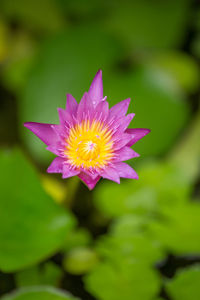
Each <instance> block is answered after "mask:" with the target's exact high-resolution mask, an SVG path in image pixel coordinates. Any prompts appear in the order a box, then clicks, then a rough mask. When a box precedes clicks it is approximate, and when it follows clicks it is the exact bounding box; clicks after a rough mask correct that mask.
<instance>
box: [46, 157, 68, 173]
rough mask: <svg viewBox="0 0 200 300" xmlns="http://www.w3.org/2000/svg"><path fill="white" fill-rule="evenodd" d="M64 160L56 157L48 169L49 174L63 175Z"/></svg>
mask: <svg viewBox="0 0 200 300" xmlns="http://www.w3.org/2000/svg"><path fill="white" fill-rule="evenodd" d="M63 163H64V159H63V158H61V157H56V158H55V159H54V160H53V161H52V163H51V164H50V166H49V167H48V169H47V173H62V172H63Z"/></svg>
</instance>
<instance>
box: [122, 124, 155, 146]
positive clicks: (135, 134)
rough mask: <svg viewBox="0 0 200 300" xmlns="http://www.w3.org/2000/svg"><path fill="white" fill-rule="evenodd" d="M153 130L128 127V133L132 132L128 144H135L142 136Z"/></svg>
mask: <svg viewBox="0 0 200 300" xmlns="http://www.w3.org/2000/svg"><path fill="white" fill-rule="evenodd" d="M149 132H151V130H149V129H146V128H128V129H126V133H128V134H130V135H131V136H132V137H131V140H130V142H129V143H128V144H127V146H129V147H131V146H132V145H133V144H135V143H136V142H137V141H139V140H140V139H141V138H143V137H144V136H145V135H147V134H148V133H149Z"/></svg>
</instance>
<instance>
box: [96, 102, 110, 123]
mask: <svg viewBox="0 0 200 300" xmlns="http://www.w3.org/2000/svg"><path fill="white" fill-rule="evenodd" d="M108 113H109V105H108V102H107V101H101V102H100V103H99V104H98V105H97V106H96V108H95V116H97V118H98V117H101V120H102V121H103V120H106V118H107V116H108Z"/></svg>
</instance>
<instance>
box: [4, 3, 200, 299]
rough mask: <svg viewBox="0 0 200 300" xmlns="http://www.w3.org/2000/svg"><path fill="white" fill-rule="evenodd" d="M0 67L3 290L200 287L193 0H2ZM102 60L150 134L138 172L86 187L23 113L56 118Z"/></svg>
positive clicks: (10, 295) (110, 81) (199, 88)
mask: <svg viewBox="0 0 200 300" xmlns="http://www.w3.org/2000/svg"><path fill="white" fill-rule="evenodd" d="M0 67H1V69H0V146H1V149H0V167H1V169H0V170H1V173H0V192H1V194H0V299H1V300H35V299H37V300H40V299H41V300H62V299H63V300H64V299H68V300H73V299H74V300H75V299H82V300H94V299H96V300H122V299H123V300H164V299H166V300H199V299H200V284H199V282H200V168H199V167H200V105H199V103H200V84H199V83H200V5H199V1H198V0H197V1H192V0H138V1H136V0H133V1H128V0H124V1H114V0H107V1H105V0H97V1H94V0H93V1H92V0H85V1H82V0H43V1H39V0H1V1H0ZM98 69H102V70H103V81H104V95H107V96H108V102H109V103H110V106H112V105H114V104H116V103H117V102H119V101H121V100H123V99H125V98H127V97H131V99H132V101H131V104H130V108H129V112H135V113H136V117H135V118H134V120H133V122H132V124H131V125H132V126H131V127H146V128H150V129H151V134H149V135H148V136H147V137H145V138H144V139H143V140H141V141H140V142H138V143H137V144H136V145H135V146H134V149H135V150H136V151H137V152H139V153H140V154H141V156H140V158H137V159H134V160H131V161H130V162H129V163H130V164H131V165H132V166H133V167H134V168H135V170H136V171H137V172H138V174H139V177H140V179H139V181H133V180H122V181H121V184H120V185H117V184H116V183H113V182H110V181H107V180H104V181H103V180H101V181H100V182H99V184H98V185H97V187H96V188H95V190H94V191H92V192H89V191H88V190H87V188H86V187H85V186H84V185H83V184H82V183H80V182H79V181H78V180H77V179H76V178H72V179H67V180H61V176H60V175H58V176H57V175H56V174H55V175H54V174H51V175H48V174H46V168H47V166H48V165H49V163H50V162H51V160H52V158H53V157H54V156H53V154H51V153H50V152H48V151H46V150H45V146H44V144H43V143H42V142H41V141H40V140H39V139H37V138H36V137H35V136H34V135H33V134H31V133H30V132H28V130H27V129H25V128H24V127H23V122H25V121H35V122H47V123H54V122H55V123H58V116H57V111H56V108H57V107H64V106H65V101H66V94H67V93H71V94H72V95H73V96H75V97H76V98H77V100H78V101H79V100H80V98H81V96H82V94H83V93H84V92H85V91H87V90H88V89H89V86H90V83H91V81H92V79H93V77H94V75H95V73H96V72H97V70H98Z"/></svg>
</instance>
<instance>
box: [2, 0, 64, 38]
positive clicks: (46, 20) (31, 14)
mask: <svg viewBox="0 0 200 300" xmlns="http://www.w3.org/2000/svg"><path fill="white" fill-rule="evenodd" d="M0 8H1V13H3V14H4V15H5V16H6V17H7V18H9V19H11V20H16V21H17V22H18V23H22V24H23V25H24V26H26V27H27V28H29V29H33V30H35V31H37V32H38V33H40V34H41V33H42V32H47V33H48V32H55V31H57V30H58V29H61V28H62V27H63V25H64V18H63V16H62V13H61V10H60V9H59V6H58V5H57V3H56V1H54V0H43V1H40V0H29V1H26V0H18V1H17V2H16V1H13V0H1V4H0Z"/></svg>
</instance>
